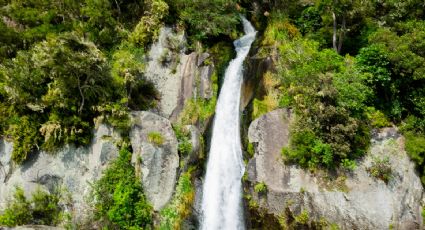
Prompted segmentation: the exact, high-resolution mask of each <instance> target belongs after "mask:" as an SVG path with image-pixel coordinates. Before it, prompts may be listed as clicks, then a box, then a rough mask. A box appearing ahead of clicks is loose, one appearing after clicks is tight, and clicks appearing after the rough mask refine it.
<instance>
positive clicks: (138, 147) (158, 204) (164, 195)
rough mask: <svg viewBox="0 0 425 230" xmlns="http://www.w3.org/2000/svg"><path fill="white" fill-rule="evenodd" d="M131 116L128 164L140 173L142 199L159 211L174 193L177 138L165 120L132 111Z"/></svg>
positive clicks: (176, 167) (150, 114)
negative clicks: (142, 190)
mask: <svg viewBox="0 0 425 230" xmlns="http://www.w3.org/2000/svg"><path fill="white" fill-rule="evenodd" d="M131 117H132V128H131V132H130V140H131V145H132V147H133V158H132V161H133V162H134V163H135V165H136V170H138V171H139V173H140V174H141V178H142V183H143V186H144V191H145V194H146V197H147V198H148V200H149V201H150V203H151V204H152V206H153V208H154V210H156V211H159V210H161V208H163V207H164V206H165V205H166V204H167V203H168V202H169V201H170V199H171V197H172V195H173V192H174V187H175V184H176V178H177V169H178V167H179V155H178V152H177V139H176V136H175V134H174V131H173V128H172V127H171V123H170V121H169V120H167V119H166V118H163V117H161V116H158V115H156V114H154V113H151V112H133V113H132V114H131ZM152 136H156V139H157V140H152V139H153V138H152Z"/></svg>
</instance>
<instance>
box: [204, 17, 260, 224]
mask: <svg viewBox="0 0 425 230" xmlns="http://www.w3.org/2000/svg"><path fill="white" fill-rule="evenodd" d="M242 21H243V27H244V32H245V36H243V37H241V38H240V39H238V40H236V41H235V42H234V46H235V49H236V53H237V56H236V58H235V59H233V60H232V61H231V62H230V63H229V66H228V67H227V69H226V73H225V76H224V83H223V86H222V88H221V92H220V95H219V98H218V101H217V106H216V110H215V120H214V126H213V133H212V139H211V148H210V153H209V159H208V164H207V173H206V176H205V182H204V187H203V196H202V220H201V221H202V229H203V230H210V229H211V230H217V229H226V230H227V229H229V230H236V229H244V228H245V226H244V222H243V210H242V203H241V200H242V199H241V198H242V197H241V194H242V184H241V178H242V175H243V173H244V165H243V161H242V149H241V140H240V130H239V117H240V109H239V107H240V105H239V104H240V94H241V84H242V78H243V76H242V71H243V61H244V60H245V58H246V56H247V55H248V52H249V49H250V48H251V44H252V42H253V41H254V39H255V35H256V31H255V29H254V27H253V26H252V25H251V23H250V22H249V21H248V20H246V19H245V18H242Z"/></svg>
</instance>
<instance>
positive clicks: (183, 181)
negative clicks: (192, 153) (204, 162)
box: [159, 170, 195, 230]
mask: <svg viewBox="0 0 425 230" xmlns="http://www.w3.org/2000/svg"><path fill="white" fill-rule="evenodd" d="M194 198H195V188H194V186H193V184H192V181H191V170H189V171H188V172H186V173H183V174H182V175H181V176H180V178H179V181H178V184H177V188H176V193H175V195H174V197H173V199H172V201H171V202H170V204H169V205H167V207H165V208H164V209H163V210H162V211H161V213H160V215H161V225H160V227H159V229H161V230H171V229H181V224H182V223H183V220H184V219H185V218H186V217H188V216H189V215H190V213H191V211H192V204H193V201H194Z"/></svg>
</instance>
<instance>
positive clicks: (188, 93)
mask: <svg viewBox="0 0 425 230" xmlns="http://www.w3.org/2000/svg"><path fill="white" fill-rule="evenodd" d="M185 44H186V38H185V36H184V33H183V32H180V33H176V32H174V31H173V29H171V28H170V27H163V28H162V29H161V30H160V34H159V37H158V41H156V42H155V43H153V44H152V46H151V48H150V50H149V54H148V56H147V65H146V70H145V77H146V78H147V80H149V81H151V82H152V83H153V85H154V86H155V88H156V89H157V90H158V92H159V94H160V96H161V100H160V102H159V104H158V113H159V114H160V115H161V116H163V117H166V118H169V119H170V120H171V121H176V120H177V118H178V117H179V114H180V112H181V111H182V110H183V107H184V104H185V102H186V101H187V100H188V99H190V98H195V97H202V98H205V99H209V98H211V97H212V81H211V75H212V72H213V71H212V70H213V66H212V65H205V60H206V59H207V58H208V57H209V54H208V53H196V52H192V53H190V54H185V51H186V50H185V48H184V47H185Z"/></svg>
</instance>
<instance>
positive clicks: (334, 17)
mask: <svg viewBox="0 0 425 230" xmlns="http://www.w3.org/2000/svg"><path fill="white" fill-rule="evenodd" d="M332 19H333V21H334V26H333V35H332V46H333V48H334V50H335V51H336V52H338V48H337V46H336V33H337V28H336V26H337V22H336V15H335V12H333V11H332Z"/></svg>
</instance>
